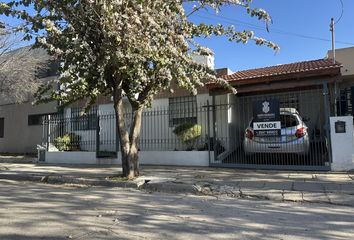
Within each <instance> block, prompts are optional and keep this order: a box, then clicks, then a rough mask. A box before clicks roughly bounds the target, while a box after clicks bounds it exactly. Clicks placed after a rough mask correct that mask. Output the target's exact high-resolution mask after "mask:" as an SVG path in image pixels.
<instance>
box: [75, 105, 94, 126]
mask: <svg viewBox="0 0 354 240" xmlns="http://www.w3.org/2000/svg"><path fill="white" fill-rule="evenodd" d="M71 119H72V125H71V126H72V131H84V130H96V128H97V106H93V107H92V108H91V109H90V111H89V112H87V113H84V110H83V108H71Z"/></svg>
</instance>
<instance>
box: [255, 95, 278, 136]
mask: <svg viewBox="0 0 354 240" xmlns="http://www.w3.org/2000/svg"><path fill="white" fill-rule="evenodd" d="M253 130H254V134H255V136H258V137H271V136H279V135H280V133H281V131H280V130H281V123H280V108H279V101H278V100H276V99H271V100H264V101H256V102H253Z"/></svg>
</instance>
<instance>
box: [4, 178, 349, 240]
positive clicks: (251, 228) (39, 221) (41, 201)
mask: <svg viewBox="0 0 354 240" xmlns="http://www.w3.org/2000/svg"><path fill="white" fill-rule="evenodd" d="M0 206H1V208H0V239H2V240H23V239H29V240H40V239H41V240H43V239H46V240H48V239H49V240H64V239H74V240H83V239H88V240H90V239H105V240H106V239H112V240H113V239H125V240H133V239H134V240H135V239H138V240H139V239H154V240H155V239H156V240H162V239H164V240H165V239H173V240H174V239H176V240H182V239H183V240H184V239H191V240H194V239H205V240H209V239H212V240H214V239H215V240H216V239H217V240H219V239H242V240H243V239H247V240H249V239H251V240H258V239H262V240H264V239H265V240H268V239H269V240H274V239H283V240H305V239H306V240H324V239H333V240H343V239H354V208H352V207H347V206H337V205H328V204H318V203H316V204H308V203H297V202H279V201H264V200H258V201H249V200H245V199H235V198H230V197H227V196H225V195H221V196H218V197H214V196H205V195H199V196H198V195H185V194H168V193H159V192H141V191H138V190H134V189H122V188H109V187H85V186H68V185H48V184H39V183H33V182H19V181H10V180H0Z"/></svg>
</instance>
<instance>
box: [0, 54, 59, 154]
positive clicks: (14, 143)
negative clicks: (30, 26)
mask: <svg viewBox="0 0 354 240" xmlns="http://www.w3.org/2000/svg"><path fill="white" fill-rule="evenodd" d="M34 51H36V54H41V55H46V52H45V51H44V50H41V49H36V50H34ZM48 61H49V57H48ZM49 65H50V66H49V68H48V69H46V70H45V71H44V72H42V73H41V76H39V77H40V79H41V80H43V81H44V82H45V81H49V80H51V79H53V78H55V75H56V74H55V73H56V64H49ZM19 67H21V66H19ZM32 102H33V98H32V97H30V96H29V97H28V98H27V100H25V101H24V102H23V103H21V104H18V103H14V102H12V101H9V100H7V99H5V98H1V97H0V153H35V152H36V151H37V150H36V146H37V144H39V143H41V142H42V139H43V135H42V133H43V132H42V129H43V126H42V118H43V116H45V115H49V114H53V113H55V112H57V108H56V107H57V103H55V102H53V103H49V104H41V105H33V104H32Z"/></svg>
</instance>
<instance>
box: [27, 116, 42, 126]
mask: <svg viewBox="0 0 354 240" xmlns="http://www.w3.org/2000/svg"><path fill="white" fill-rule="evenodd" d="M44 116H45V114H32V115H28V126H40V125H42V124H43V119H44Z"/></svg>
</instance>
